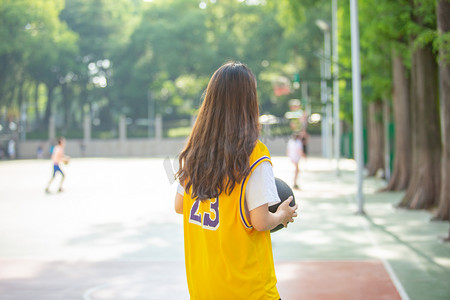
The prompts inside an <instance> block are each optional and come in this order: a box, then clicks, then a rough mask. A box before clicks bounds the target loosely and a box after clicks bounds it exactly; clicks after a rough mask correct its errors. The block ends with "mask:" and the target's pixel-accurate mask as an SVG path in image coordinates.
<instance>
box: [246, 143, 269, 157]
mask: <svg viewBox="0 0 450 300" xmlns="http://www.w3.org/2000/svg"><path fill="white" fill-rule="evenodd" d="M263 156H267V157H268V158H270V152H269V149H268V148H267V146H266V145H265V144H264V143H263V142H261V141H260V140H257V141H256V143H255V148H253V152H252V154H251V155H250V160H251V161H256V160H258V159H259V158H261V157H263Z"/></svg>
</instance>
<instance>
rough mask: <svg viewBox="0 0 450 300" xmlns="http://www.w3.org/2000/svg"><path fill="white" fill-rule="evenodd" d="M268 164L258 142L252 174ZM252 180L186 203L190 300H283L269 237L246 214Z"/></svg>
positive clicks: (184, 206)
mask: <svg viewBox="0 0 450 300" xmlns="http://www.w3.org/2000/svg"><path fill="white" fill-rule="evenodd" d="M263 161H269V162H270V154H269V151H268V150H267V147H266V146H265V145H264V144H263V143H262V142H261V141H258V142H257V144H256V146H255V148H254V150H253V152H252V154H251V156H250V166H251V170H252V171H253V170H254V169H255V168H256V166H258V165H259V164H260V163H262V162H263ZM248 177H249V176H247V177H246V178H244V179H243V180H242V182H241V183H239V184H236V185H235V187H234V189H233V191H232V192H231V194H230V195H227V194H226V193H225V192H223V193H222V194H220V195H219V196H218V197H217V198H215V199H210V200H207V201H199V200H196V201H194V200H193V199H192V198H191V197H190V194H189V192H185V194H184V198H183V223H184V247H185V259H186V275H187V281H188V287H189V293H190V296H191V299H192V300H237V299H245V300H251V299H258V300H259V299H267V300H274V299H277V300H278V299H280V295H279V294H278V291H277V288H276V283H277V279H276V277H275V268H274V263H273V255H272V242H271V238H270V232H269V231H264V232H259V231H257V230H255V229H253V227H252V226H251V225H250V222H249V220H248V218H247V216H246V214H245V206H244V203H245V188H246V185H247V181H248Z"/></svg>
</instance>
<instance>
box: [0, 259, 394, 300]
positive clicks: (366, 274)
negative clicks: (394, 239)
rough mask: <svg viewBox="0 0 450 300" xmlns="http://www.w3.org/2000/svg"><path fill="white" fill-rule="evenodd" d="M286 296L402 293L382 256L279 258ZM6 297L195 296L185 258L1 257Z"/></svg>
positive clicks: (332, 299) (323, 298)
mask: <svg viewBox="0 0 450 300" xmlns="http://www.w3.org/2000/svg"><path fill="white" fill-rule="evenodd" d="M276 272H277V277H278V289H279V292H280V294H281V296H282V299H283V300H295V299H305V300H338V299H339V300H340V299H342V300H353V299H354V300H359V299H361V300H371V299H374V300H375V299H377V300H383V299H385V300H388V299H389V300H391V299H392V300H397V299H401V297H400V296H399V294H398V292H397V290H396V289H395V286H394V284H393V283H392V281H391V279H390V277H389V274H388V273H387V272H386V270H385V268H384V266H383V264H382V263H381V262H379V261H284V262H278V263H276ZM0 299H2V300H6V299H8V300H13V299H14V300H53V299H54V300H56V299H58V300H72V299H83V300H107V299H108V300H112V299H114V300H129V299H130V300H131V299H133V300H138V299H139V300H144V299H145V300H150V299H165V300H168V299H174V300H175V299H179V300H180V299H181V300H182V299H189V296H188V293H187V286H186V281H185V274H184V264H183V262H152V261H110V262H46V261H22V260H0Z"/></svg>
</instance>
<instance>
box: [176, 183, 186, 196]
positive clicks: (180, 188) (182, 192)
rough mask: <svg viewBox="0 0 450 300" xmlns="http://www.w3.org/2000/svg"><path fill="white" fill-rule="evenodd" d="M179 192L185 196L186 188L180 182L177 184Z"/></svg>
mask: <svg viewBox="0 0 450 300" xmlns="http://www.w3.org/2000/svg"><path fill="white" fill-rule="evenodd" d="M177 193H178V194H180V195H181V196H184V188H183V187H182V186H181V184H179V183H178V186H177Z"/></svg>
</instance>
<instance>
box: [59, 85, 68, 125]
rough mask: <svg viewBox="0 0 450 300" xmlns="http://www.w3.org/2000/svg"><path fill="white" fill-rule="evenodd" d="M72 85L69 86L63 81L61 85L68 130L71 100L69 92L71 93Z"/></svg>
mask: <svg viewBox="0 0 450 300" xmlns="http://www.w3.org/2000/svg"><path fill="white" fill-rule="evenodd" d="M69 89H70V87H68V85H67V83H63V84H62V85H61V94H62V102H63V108H64V130H65V132H67V130H68V129H69V123H70V100H69V93H70V90H69Z"/></svg>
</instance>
